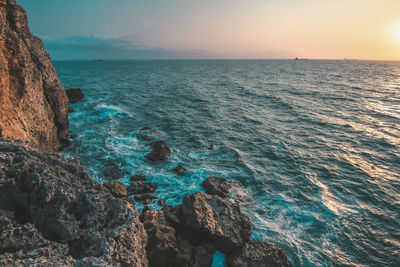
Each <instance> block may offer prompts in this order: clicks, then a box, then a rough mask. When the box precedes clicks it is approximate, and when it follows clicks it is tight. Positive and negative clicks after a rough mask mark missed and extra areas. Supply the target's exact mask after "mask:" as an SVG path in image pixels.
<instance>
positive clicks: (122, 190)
mask: <svg viewBox="0 0 400 267" xmlns="http://www.w3.org/2000/svg"><path fill="white" fill-rule="evenodd" d="M103 185H104V186H105V187H107V188H108V189H110V192H111V194H112V195H113V196H115V197H126V196H128V191H127V190H126V187H125V185H124V184H123V183H121V182H118V181H111V182H108V183H105V184H103Z"/></svg>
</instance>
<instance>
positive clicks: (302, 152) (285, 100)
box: [55, 60, 400, 266]
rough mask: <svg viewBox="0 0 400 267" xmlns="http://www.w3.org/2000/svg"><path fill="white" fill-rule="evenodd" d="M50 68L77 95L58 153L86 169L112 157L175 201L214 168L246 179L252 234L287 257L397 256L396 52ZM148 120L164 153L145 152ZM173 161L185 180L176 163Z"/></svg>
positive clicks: (369, 262) (97, 173)
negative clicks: (366, 58)
mask: <svg viewBox="0 0 400 267" xmlns="http://www.w3.org/2000/svg"><path fill="white" fill-rule="evenodd" d="M55 66H56V69H57V71H58V73H59V75H60V79H61V81H62V84H63V86H64V87H66V88H70V87H80V88H82V89H83V91H84V93H85V95H86V98H85V101H84V102H81V103H78V104H74V105H72V107H73V109H74V110H75V112H74V113H72V114H70V131H72V137H73V138H72V146H71V147H69V148H68V149H66V151H65V152H64V153H65V155H66V156H70V157H71V156H72V157H76V158H78V159H79V160H80V161H81V163H82V164H83V165H84V166H85V167H86V168H87V169H88V171H89V172H90V174H91V175H92V176H93V178H94V179H96V180H99V181H102V182H103V181H105V180H106V179H105V178H104V175H103V172H104V170H106V169H107V168H109V166H112V165H113V164H117V165H118V166H119V168H120V169H121V170H122V171H123V172H126V173H125V176H124V177H123V178H121V179H120V180H121V181H123V182H125V183H126V184H127V185H128V184H129V180H128V178H129V177H130V176H131V175H133V174H143V175H146V176H147V178H148V180H149V181H150V182H155V183H157V184H158V185H159V186H158V189H157V191H156V192H155V194H156V195H157V196H158V197H160V198H163V199H165V200H166V203H167V204H170V205H176V204H180V202H181V200H182V198H183V196H184V195H185V194H187V193H191V192H196V191H202V188H201V186H200V184H201V182H202V181H203V180H204V179H205V178H206V177H208V176H210V175H217V176H221V177H225V178H228V179H233V180H237V181H240V182H242V183H243V184H244V185H246V187H247V188H248V196H249V197H248V198H247V199H246V201H245V202H244V203H243V210H244V211H245V212H246V214H247V215H248V216H249V217H250V218H251V220H252V223H253V237H252V238H253V239H261V240H265V241H270V242H274V243H276V244H277V245H278V246H280V247H282V248H284V249H285V250H286V252H287V254H288V256H289V258H290V259H291V261H292V262H293V263H294V265H295V266H396V265H397V266H398V263H399V262H400V254H399V253H400V252H399V251H400V231H399V229H400V174H399V173H400V63H399V62H397V63H396V62H363V61H292V60H287V61H285V60H282V61H279V60H277V61H273V60H266V61H261V60H260V61H252V60H249V61H241V60H237V61H235V60H231V61H229V60H226V61H102V62H94V61H93V62H89V61H87V62H86V61H75V62H72V61H71V62H55ZM145 126H149V127H151V128H153V129H156V130H157V132H156V133H155V134H154V136H153V137H154V138H155V139H162V140H165V141H166V142H167V143H168V145H169V146H170V147H171V150H172V155H171V157H169V158H168V160H167V161H165V162H163V163H158V164H153V163H150V162H148V161H147V160H146V159H145V157H144V156H145V155H146V154H147V153H148V152H149V145H148V144H149V142H147V141H145V140H143V139H142V138H141V135H140V129H141V128H142V127H145ZM210 145H214V147H213V149H211V150H209V149H208V148H209V147H210ZM178 164H182V165H183V166H184V167H186V168H187V169H188V171H187V172H186V175H185V176H184V177H180V176H177V175H175V174H174V173H173V172H172V171H171V169H172V168H174V167H175V166H177V165H178ZM154 205H156V204H155V203H154ZM216 258H218V260H221V258H220V257H217V256H216Z"/></svg>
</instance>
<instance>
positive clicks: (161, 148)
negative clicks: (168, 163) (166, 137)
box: [146, 141, 171, 162]
mask: <svg viewBox="0 0 400 267" xmlns="http://www.w3.org/2000/svg"><path fill="white" fill-rule="evenodd" d="M151 149H152V151H151V152H150V153H149V154H148V155H147V156H146V158H147V159H148V160H151V161H153V162H157V161H164V160H165V159H166V158H167V157H168V156H169V155H171V149H170V148H169V147H168V146H167V144H166V143H165V142H164V141H157V142H154V143H152V144H151Z"/></svg>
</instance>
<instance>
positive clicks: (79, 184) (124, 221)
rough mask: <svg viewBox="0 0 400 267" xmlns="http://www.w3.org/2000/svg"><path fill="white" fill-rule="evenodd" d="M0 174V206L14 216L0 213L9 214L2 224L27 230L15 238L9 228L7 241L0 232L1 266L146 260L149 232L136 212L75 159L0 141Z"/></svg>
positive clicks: (141, 263) (126, 263) (140, 262)
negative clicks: (147, 233) (147, 232)
mask: <svg viewBox="0 0 400 267" xmlns="http://www.w3.org/2000/svg"><path fill="white" fill-rule="evenodd" d="M0 176H1V179H0V210H5V211H9V212H13V213H14V219H12V216H11V215H7V214H6V215H5V216H4V215H3V216H0V217H2V218H4V217H9V219H1V218H0V225H1V226H2V227H8V226H9V225H12V227H15V229H17V228H18V229H22V230H23V232H24V233H26V237H25V238H24V237H23V236H25V234H22V236H21V238H19V237H18V238H17V236H16V233H17V232H15V231H14V232H12V231H11V230H10V231H9V232H8V234H7V236H8V237H7V238H9V239H8V240H9V241H7V242H3V240H6V239H3V238H1V240H2V242H0V243H2V245H4V246H7V247H8V249H0V265H1V266H9V265H11V266H12V265H13V264H14V263H15V262H27V263H32V264H27V265H33V266H49V265H50V266H73V264H72V265H71V264H69V262H72V260H73V261H76V266H88V265H90V264H94V263H102V264H103V265H102V266H111V265H113V266H114V265H120V266H147V258H146V251H145V247H146V243H147V235H146V232H145V230H144V227H143V225H142V223H141V222H140V220H139V214H138V212H137V211H136V210H135V209H134V207H133V206H132V205H131V204H130V203H129V202H128V201H126V200H124V199H121V198H115V197H113V196H112V195H111V193H110V190H109V189H108V188H106V187H105V186H103V185H102V184H100V183H98V182H96V181H94V180H93V179H92V178H91V177H90V176H89V175H88V174H87V172H86V171H85V170H84V168H83V167H82V166H81V165H80V164H79V162H77V161H76V160H73V159H63V158H61V157H60V156H58V155H56V154H48V153H46V152H44V151H40V150H36V149H33V148H31V147H28V146H27V145H25V144H23V143H20V142H16V141H0ZM3 233H4V231H2V234H3ZM29 233H32V234H29ZM29 237H34V238H30V239H29ZM4 238H6V237H4ZM13 246H14V248H12V247H13ZM46 247H48V248H49V249H47V248H46ZM21 249H22V250H23V253H20V252H19V251H21ZM64 252H65V253H64ZM71 256H72V259H71ZM41 257H44V258H43V260H42V258H41ZM39 261H41V262H39ZM53 262H54V264H46V263H53ZM58 263H59V264H58ZM17 265H18V264H17ZM97 266H98V265H97Z"/></svg>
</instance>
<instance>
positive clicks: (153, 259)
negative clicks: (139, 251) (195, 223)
mask: <svg viewBox="0 0 400 267" xmlns="http://www.w3.org/2000/svg"><path fill="white" fill-rule="evenodd" d="M140 220H141V221H142V223H143V225H144V228H145V229H146V232H147V235H148V239H149V241H148V243H147V248H146V251H147V257H148V259H149V266H155V267H157V266H160V267H163V266H175V265H174V262H175V259H176V255H177V253H178V249H177V247H176V239H175V230H174V228H172V227H171V226H170V225H168V223H167V221H166V220H165V217H164V213H163V212H162V211H155V210H153V209H151V208H146V209H144V210H143V212H142V214H141V215H140Z"/></svg>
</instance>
